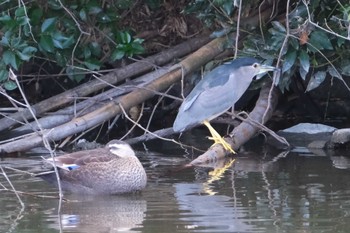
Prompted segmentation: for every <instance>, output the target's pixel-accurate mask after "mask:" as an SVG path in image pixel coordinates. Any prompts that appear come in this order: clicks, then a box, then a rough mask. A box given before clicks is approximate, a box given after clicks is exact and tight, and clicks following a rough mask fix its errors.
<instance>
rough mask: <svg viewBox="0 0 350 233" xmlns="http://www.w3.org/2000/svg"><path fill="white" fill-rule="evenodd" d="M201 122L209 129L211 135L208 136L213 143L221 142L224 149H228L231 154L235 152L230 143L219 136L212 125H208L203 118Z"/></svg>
mask: <svg viewBox="0 0 350 233" xmlns="http://www.w3.org/2000/svg"><path fill="white" fill-rule="evenodd" d="M203 124H204V125H205V126H206V127H207V128H208V129H209V131H210V134H211V137H209V139H211V140H214V145H215V144H221V145H222V146H223V147H224V149H225V150H228V151H230V152H232V153H233V154H236V152H235V151H234V150H233V149H232V147H231V145H230V144H228V143H227V142H226V141H225V139H224V138H223V137H221V136H220V134H219V133H218V132H217V131H216V130H215V129H214V128H213V126H211V125H210V123H209V121H207V120H205V121H203Z"/></svg>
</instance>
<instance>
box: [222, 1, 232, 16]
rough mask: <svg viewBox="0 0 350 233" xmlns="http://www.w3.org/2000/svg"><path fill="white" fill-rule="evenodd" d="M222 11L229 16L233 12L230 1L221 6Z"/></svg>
mask: <svg viewBox="0 0 350 233" xmlns="http://www.w3.org/2000/svg"><path fill="white" fill-rule="evenodd" d="M221 7H222V9H223V10H224V11H225V12H226V14H227V15H231V13H232V11H233V4H232V1H226V2H224V4H222V6H221Z"/></svg>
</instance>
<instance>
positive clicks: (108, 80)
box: [0, 35, 210, 132]
mask: <svg viewBox="0 0 350 233" xmlns="http://www.w3.org/2000/svg"><path fill="white" fill-rule="evenodd" d="M208 41H210V39H209V37H208V35H204V36H202V37H199V38H193V39H190V40H188V41H186V42H184V43H182V44H180V45H177V46H174V47H173V48H171V49H168V50H165V51H163V52H161V53H159V54H157V55H154V56H151V57H148V58H146V59H143V60H141V61H138V62H135V63H132V64H130V65H128V66H126V67H124V68H120V69H116V70H115V71H113V72H110V73H108V74H107V75H104V76H102V77H100V79H101V80H103V82H101V81H100V80H92V81H90V82H87V83H84V84H82V85H80V86H78V87H76V88H73V89H70V90H68V91H65V92H63V93H61V94H59V95H56V96H53V97H50V98H48V99H45V100H43V101H41V102H39V103H37V104H34V105H32V106H31V109H32V111H33V112H34V114H35V116H41V115H42V114H44V113H45V112H48V111H51V110H54V109H57V108H59V107H60V106H63V105H66V104H69V103H71V102H74V101H75V100H76V99H77V98H79V97H83V96H88V95H90V94H92V93H94V92H96V91H99V90H101V89H103V88H105V87H107V86H108V84H115V83H117V82H120V81H123V80H125V79H127V78H131V77H133V76H137V75H141V74H144V73H146V72H148V71H150V70H152V69H153V68H155V67H157V66H162V65H164V64H167V63H169V62H171V61H172V60H174V59H176V58H181V57H183V56H185V55H187V54H189V53H191V52H193V51H194V50H197V49H198V48H200V47H202V46H203V45H204V44H205V43H207V42H208ZM33 117H34V116H33V115H32V114H31V111H29V109H24V110H23V111H18V112H16V113H13V114H10V115H7V116H6V117H3V118H2V119H0V132H1V131H4V130H9V128H10V127H13V126H15V125H17V124H18V122H22V121H24V124H25V122H26V121H30V120H31V119H33Z"/></svg>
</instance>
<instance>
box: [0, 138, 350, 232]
mask: <svg viewBox="0 0 350 233" xmlns="http://www.w3.org/2000/svg"><path fill="white" fill-rule="evenodd" d="M205 146H208V145H205V144H204V145H203V147H205ZM148 149H150V151H148V152H145V151H144V150H143V147H139V148H138V150H139V153H138V156H139V157H140V159H141V161H142V163H143V164H144V166H145V169H146V171H147V174H148V185H147V187H146V189H145V190H144V191H143V192H141V193H138V194H132V195H130V194H129V195H121V196H81V195H73V194H65V196H64V198H65V200H64V201H63V202H61V203H60V202H59V200H58V199H57V198H49V197H38V195H46V196H50V195H51V196H52V195H53V196H55V195H56V194H57V193H56V191H57V190H56V189H55V188H54V187H52V186H50V185H49V184H47V183H45V182H44V181H42V180H41V179H40V178H37V177H32V176H30V175H28V174H23V173H19V172H18V171H14V170H9V169H7V168H5V167H12V168H16V169H20V170H22V171H27V172H32V173H36V172H39V171H41V170H42V167H41V166H42V163H41V158H40V156H31V157H30V158H25V157H24V156H21V157H17V158H4V159H3V160H2V161H1V166H2V168H4V171H5V172H6V175H7V176H8V178H9V179H10V181H11V182H12V184H13V186H14V187H15V189H16V190H17V191H22V192H26V194H21V195H20V198H21V200H22V202H23V204H24V205H23V207H22V206H21V204H20V202H19V201H18V198H17V197H16V195H15V194H14V193H13V192H11V191H4V190H3V189H4V188H5V187H6V188H8V189H10V190H11V189H12V188H11V187H10V186H9V183H8V182H7V180H6V177H5V176H4V175H1V176H0V185H1V186H0V189H2V191H1V195H0V232H21V233H29V232H36V233H37V232H86V233H90V232H91V233H98V232H152V233H157V232H162V233H167V232H350V224H349V220H350V216H349V214H350V179H349V164H350V163H349V159H348V158H347V157H346V154H345V153H338V154H332V155H330V154H327V153H321V154H320V153H317V154H315V153H311V152H307V151H305V150H300V151H298V150H296V152H289V153H287V152H285V153H280V152H267V151H264V150H263V149H261V148H258V149H256V150H255V151H260V152H259V153H256V152H253V151H254V150H252V151H251V152H245V153H241V154H240V155H239V156H238V157H236V160H235V161H234V162H232V161H231V160H227V161H220V162H218V163H217V164H216V166H217V168H216V169H214V168H207V167H196V168H187V169H184V170H180V171H176V172H169V171H170V170H172V169H174V168H177V167H178V165H180V164H184V163H186V162H188V161H190V160H189V159H188V157H189V155H184V154H185V151H184V150H182V149H181V148H177V147H175V146H174V145H172V144H168V143H167V144H165V145H162V146H161V145H160V144H159V142H157V143H155V144H153V145H149V148H148ZM153 149H157V152H155V151H154V150H153ZM186 157H187V158H186ZM4 186H5V187H4ZM59 209H60V211H59Z"/></svg>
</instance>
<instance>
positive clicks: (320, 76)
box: [306, 71, 326, 92]
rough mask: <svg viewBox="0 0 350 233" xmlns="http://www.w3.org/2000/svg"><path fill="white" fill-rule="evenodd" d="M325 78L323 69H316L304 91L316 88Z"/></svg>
mask: <svg viewBox="0 0 350 233" xmlns="http://www.w3.org/2000/svg"><path fill="white" fill-rule="evenodd" d="M325 78H326V72H325V71H318V72H317V73H316V74H314V75H312V76H311V78H310V81H309V83H308V84H307V87H306V92H308V91H311V90H313V89H315V88H317V87H318V86H319V85H320V84H321V83H322V82H323V81H324V79H325Z"/></svg>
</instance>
